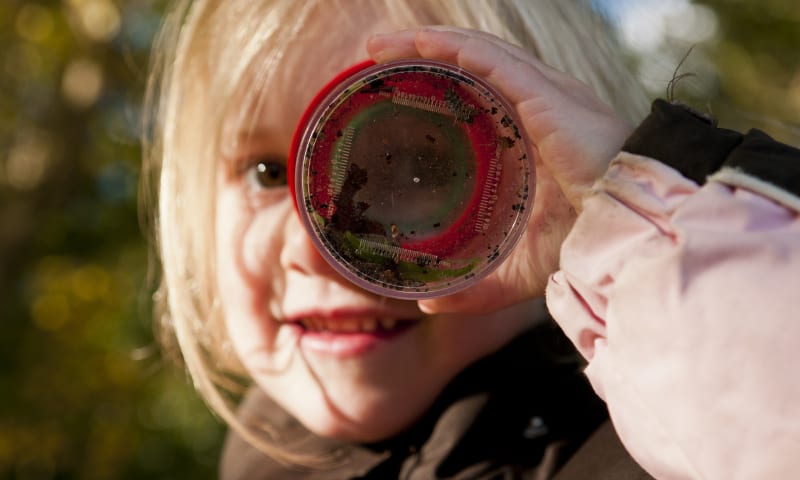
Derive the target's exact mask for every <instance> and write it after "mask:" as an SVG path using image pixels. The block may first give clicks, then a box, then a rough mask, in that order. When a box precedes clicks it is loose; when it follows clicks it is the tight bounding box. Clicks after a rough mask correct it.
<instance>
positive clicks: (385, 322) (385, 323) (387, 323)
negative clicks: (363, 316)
mask: <svg viewBox="0 0 800 480" xmlns="http://www.w3.org/2000/svg"><path fill="white" fill-rule="evenodd" d="M396 325H397V320H395V319H393V318H382V319H381V327H382V328H383V329H384V330H391V329H393V328H394V327H395V326H396Z"/></svg>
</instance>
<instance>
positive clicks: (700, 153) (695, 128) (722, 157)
mask: <svg viewBox="0 0 800 480" xmlns="http://www.w3.org/2000/svg"><path fill="white" fill-rule="evenodd" d="M622 149H623V150H624V151H626V152H628V153H632V154H635V155H642V156H645V157H649V158H654V159H656V160H659V161H661V162H662V163H664V164H666V165H669V166H670V167H672V168H674V169H676V170H677V171H679V172H680V173H681V174H682V175H683V176H684V177H686V178H688V179H690V180H693V181H694V182H695V183H697V184H698V185H703V184H704V183H705V182H706V178H707V177H708V176H710V175H712V174H714V173H715V172H717V171H719V170H721V169H726V170H727V169H734V170H736V171H738V172H741V173H743V174H746V175H747V176H750V177H753V178H756V179H758V180H761V181H764V182H766V183H768V184H771V185H773V186H775V187H778V188H780V189H782V190H785V191H787V192H788V193H790V194H793V195H794V196H800V150H798V149H797V148H794V147H791V146H789V145H785V144H782V143H780V142H777V141H775V140H773V139H772V138H771V137H770V136H769V135H767V134H766V133H764V132H762V131H760V130H756V129H753V130H750V131H749V132H748V133H747V134H744V135H743V134H741V133H738V132H734V131H732V130H726V129H724V128H718V127H717V126H716V125H715V123H714V122H713V121H712V120H711V119H709V118H707V117H704V116H703V115H701V114H698V113H696V112H694V111H692V110H690V109H689V108H687V107H685V106H683V105H680V104H676V103H668V102H666V101H664V100H661V99H659V100H656V101H655V102H653V105H652V110H651V113H650V115H649V116H648V117H647V118H646V119H645V120H644V122H642V124H641V125H640V126H639V128H637V129H636V130H635V131H634V132H633V134H632V135H631V136H630V137H629V138H628V140H627V141H626V142H625V145H624V146H623V148H622Z"/></svg>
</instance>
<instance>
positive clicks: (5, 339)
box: [0, 0, 800, 480]
mask: <svg viewBox="0 0 800 480" xmlns="http://www.w3.org/2000/svg"><path fill="white" fill-rule="evenodd" d="M0 2H2V3H0V479H25V480H29V479H30V480H34V479H35V480H39V479H41V480H45V479H141V478H148V479H150V478H152V479H184V478H192V479H203V478H208V479H211V478H215V477H216V462H217V460H218V452H219V449H220V446H221V440H222V435H223V433H224V428H223V426H222V425H221V423H220V422H219V421H218V420H217V419H215V418H214V417H212V416H211V415H210V414H209V413H208V411H207V409H206V408H205V407H204V406H203V405H202V403H201V402H200V400H199V399H198V398H197V396H196V395H195V394H194V392H193V391H192V389H191V386H190V382H189V381H188V380H187V378H186V375H185V374H184V372H183V371H181V369H180V368H177V367H175V366H172V365H171V364H169V362H168V361H166V360H165V359H164V357H163V355H162V354H161V352H160V350H159V348H158V347H157V345H156V344H155V343H154V340H153V334H152V325H151V317H150V309H151V299H150V295H151V288H150V287H149V286H148V283H147V267H146V266H147V242H146V237H145V235H144V234H143V233H142V231H141V228H140V224H139V219H138V216H137V199H136V196H137V184H138V181H139V168H140V148H139V143H138V137H139V129H140V128H139V122H140V118H139V117H140V104H141V101H142V91H143V88H144V85H145V81H146V70H147V64H148V54H149V46H150V43H151V41H152V38H153V35H154V34H155V32H156V30H157V29H158V26H159V22H160V21H161V17H160V14H161V12H162V11H163V9H164V3H165V2H164V1H161V0H127V1H126V0H113V1H112V0H49V1H45V0H39V1H23V0H0ZM593 5H594V6H595V7H596V8H597V9H598V11H599V12H600V13H601V14H602V15H604V16H606V17H607V18H609V19H610V20H611V21H612V22H613V23H614V24H615V25H616V27H617V31H618V34H619V36H620V40H621V42H622V44H623V46H624V47H625V51H624V54H625V55H627V56H628V58H629V60H630V62H631V64H632V65H633V66H634V68H635V69H636V71H637V72H638V74H639V76H640V78H641V79H642V81H643V82H644V83H645V84H646V85H647V87H648V88H649V89H650V90H651V93H652V95H653V97H656V96H661V97H663V96H664V95H665V92H666V88H667V84H668V82H669V80H670V79H671V78H672V77H673V74H674V72H675V71H676V67H677V66H678V65H679V64H681V61H682V59H683V58H684V57H686V56H687V53H688V57H687V58H686V60H685V62H684V63H683V64H682V66H681V68H680V70H679V71H678V74H681V73H691V74H693V75H691V76H687V77H685V78H684V80H682V81H681V82H680V83H679V87H678V89H677V92H676V94H677V97H678V98H680V99H683V100H685V101H687V102H689V103H691V104H692V105H693V106H694V107H695V108H698V109H700V110H704V111H710V112H712V113H713V114H715V115H716V116H717V117H719V118H720V124H721V125H722V126H726V127H730V128H736V129H740V130H741V129H746V128H749V127H750V126H757V127H759V128H761V129H764V130H766V131H767V132H768V133H771V134H773V135H774V136H776V137H778V138H780V139H782V140H784V141H787V142H790V143H794V144H798V143H800V141H798V139H800V134H798V124H800V113H798V112H800V8H798V6H797V3H796V0H727V1H725V0H696V1H691V0H594V1H593ZM690 50H691V53H689V52H690Z"/></svg>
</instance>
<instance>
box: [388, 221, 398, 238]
mask: <svg viewBox="0 0 800 480" xmlns="http://www.w3.org/2000/svg"><path fill="white" fill-rule="evenodd" d="M389 229H390V230H391V232H392V240H397V239H398V238H399V237H400V229H399V228H397V225H395V224H394V223H393V224H392V225H391V226H390V227H389Z"/></svg>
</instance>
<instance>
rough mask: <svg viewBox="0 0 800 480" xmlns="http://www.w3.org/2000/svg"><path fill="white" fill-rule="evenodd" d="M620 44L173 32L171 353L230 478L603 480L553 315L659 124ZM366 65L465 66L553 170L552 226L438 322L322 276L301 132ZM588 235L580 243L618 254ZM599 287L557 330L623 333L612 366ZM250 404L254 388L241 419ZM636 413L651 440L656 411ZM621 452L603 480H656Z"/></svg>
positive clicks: (549, 180)
mask: <svg viewBox="0 0 800 480" xmlns="http://www.w3.org/2000/svg"><path fill="white" fill-rule="evenodd" d="M424 25H447V26H440V27H420V26H424ZM604 33H605V32H604V30H603V29H602V28H601V27H600V25H599V24H598V22H597V20H596V19H595V18H594V17H592V16H591V15H590V13H589V11H588V10H586V9H585V8H584V7H582V5H581V4H580V3H579V2H577V1H576V2H572V1H562V2H536V3H534V2H527V1H522V0H519V1H510V0H507V1H502V2H494V1H463V2H450V1H433V0H430V1H421V2H402V1H385V2H377V1H366V0H361V1H356V0H352V1H347V2H345V1H305V2H296V1H291V0H286V1H278V0H275V1H266V0H263V1H253V0H226V1H225V2H203V1H198V2H194V3H188V2H187V3H182V4H181V5H179V6H178V7H177V8H176V9H175V10H174V12H173V13H172V14H171V16H170V17H169V18H168V20H167V22H166V29H165V30H164V32H163V33H162V37H161V39H160V44H159V45H160V49H159V50H157V52H158V53H159V55H160V57H159V61H158V62H157V63H156V69H155V76H154V78H155V79H156V83H154V84H153V85H152V86H151V89H150V92H151V104H152V105H154V106H155V108H157V110H156V113H157V116H156V123H155V125H154V129H153V130H154V137H153V139H152V144H151V147H152V148H151V155H150V157H149V161H150V162H151V163H150V167H151V168H152V169H153V170H154V172H155V173H157V174H158V175H159V176H158V192H159V193H158V210H157V218H156V221H155V225H156V228H157V234H158V247H159V254H160V258H161V262H162V265H163V284H162V288H161V290H160V292H159V294H160V299H161V304H162V306H163V308H164V312H163V324H164V327H165V330H166V331H167V332H174V336H175V338H176V339H177V344H178V346H179V348H180V353H181V355H182V358H183V359H184V361H185V363H186V366H187V368H188V370H189V372H190V374H191V376H192V379H193V380H194V382H195V385H196V387H197V389H198V391H199V392H200V393H201V395H203V397H204V398H205V399H206V401H207V402H208V403H209V405H210V406H211V408H213V409H214V411H216V412H217V413H218V414H219V415H220V416H221V417H222V418H223V419H225V421H227V422H228V423H229V424H230V425H231V427H232V428H233V431H234V432H235V433H234V434H232V435H231V438H230V440H229V442H228V446H227V448H226V453H225V455H224V459H223V466H222V476H223V478H420V479H422V478H426V479H427V478H499V477H502V478H552V477H553V476H554V475H555V474H556V472H558V471H559V469H562V466H563V465H564V464H565V463H566V464H567V467H566V468H564V469H563V472H564V473H563V475H568V474H570V472H575V471H580V470H581V468H579V467H575V463H574V462H575V461H576V460H580V453H578V454H577V455H575V456H573V454H574V453H575V451H576V450H577V449H578V448H579V446H580V445H581V444H582V443H584V442H585V441H586V439H587V438H588V437H589V435H590V434H591V433H592V432H593V431H594V430H596V429H597V428H598V427H599V426H600V424H601V423H602V422H603V418H604V415H605V413H604V412H605V411H604V406H602V405H601V404H598V402H597V399H596V398H595V397H594V396H593V394H592V393H591V391H590V389H589V388H588V387H587V384H586V383H585V380H584V378H583V377H582V373H581V372H580V365H579V363H578V362H577V360H576V358H575V356H574V355H572V354H571V353H570V352H569V350H568V349H567V350H564V349H563V348H561V347H559V338H560V337H559V335H558V333H556V332H554V331H553V330H552V329H551V328H548V327H549V324H548V323H546V322H547V320H546V314H545V313H544V311H543V309H542V308H541V305H540V304H539V303H537V300H535V299H536V298H537V297H541V296H542V295H543V293H544V291H545V286H546V285H547V283H548V279H549V278H550V276H551V275H552V274H553V272H555V271H556V270H557V269H558V260H559V251H560V249H561V245H562V243H563V240H564V238H565V236H566V235H567V233H568V232H569V231H570V229H571V228H572V225H573V223H574V221H575V218H576V215H577V212H579V211H581V209H582V203H581V202H582V200H583V198H584V197H585V196H587V194H589V193H590V192H593V190H592V185H593V184H594V182H595V181H596V180H597V179H598V178H599V177H601V176H602V175H603V174H604V172H606V170H607V167H608V163H609V162H610V161H611V159H612V158H613V157H614V156H615V155H616V154H617V153H618V152H619V150H620V149H621V148H622V146H623V143H624V142H625V140H626V138H627V137H628V136H629V135H630V133H631V131H632V127H631V126H630V125H632V123H633V122H637V123H638V120H640V119H641V117H642V116H643V112H644V110H645V109H644V108H643V105H644V103H645V102H644V100H643V99H644V97H643V95H642V94H641V93H640V90H639V89H638V88H637V86H636V84H635V82H634V81H633V80H632V79H631V77H630V75H629V74H628V73H627V72H626V70H625V68H624V66H623V65H622V61H621V60H620V59H619V58H617V56H616V55H615V52H614V50H613V48H612V47H611V46H610V45H609V44H608V42H607V40H606V39H605V35H604ZM367 55H369V56H370V57H371V58H372V59H373V60H375V61H377V62H385V61H389V60H392V59H397V58H406V57H424V58H430V59H435V60H442V61H446V62H449V63H453V64H457V65H460V66H462V67H464V68H466V69H468V70H470V71H472V72H473V73H475V74H477V75H479V76H482V77H484V78H485V79H486V80H487V81H489V82H490V83H491V84H493V85H494V86H495V88H497V89H498V90H499V91H500V92H501V93H503V94H504V95H505V96H506V97H507V98H508V99H509V100H510V101H511V102H512V103H513V104H514V107H515V108H516V109H517V111H518V113H519V116H520V117H521V119H522V123H523V127H524V128H525V130H526V132H527V136H528V138H529V139H530V140H531V143H532V145H533V147H534V149H535V152H536V155H535V157H536V169H537V185H536V195H535V199H534V208H533V212H532V214H531V219H530V224H529V226H528V229H527V231H526V233H525V235H524V238H523V239H522V241H521V242H520V244H519V245H518V247H517V248H516V249H515V251H514V252H513V253H512V255H511V257H510V258H509V259H508V260H507V261H505V262H504V263H503V265H501V266H500V268H499V269H498V270H497V271H496V272H495V273H494V274H493V275H491V276H490V277H487V278H486V279H485V280H483V281H482V282H481V283H480V284H479V285H477V286H476V287H473V288H470V289H468V290H465V291H463V292H461V293H458V294H455V295H451V296H448V297H443V298H439V299H435V300H427V301H424V302H419V304H418V303H414V302H409V301H399V300H393V299H388V298H381V297H377V296H375V295H373V294H369V293H367V292H365V291H363V290H360V289H359V288H357V287H355V286H354V285H352V284H350V283H348V282H347V281H345V280H344V279H343V278H341V277H340V276H339V275H338V274H337V273H336V272H335V271H334V270H333V269H332V268H331V267H330V266H329V265H328V264H327V263H326V262H325V261H324V260H323V259H322V257H321V256H320V255H319V253H318V252H317V251H316V250H315V248H314V246H313V244H312V242H311V240H310V238H309V236H308V234H307V233H306V232H305V230H304V229H303V227H302V225H301V223H300V220H299V218H298V217H297V215H296V213H295V210H294V205H293V201H292V199H291V198H290V195H289V192H288V189H287V187H286V158H287V155H288V150H289V144H290V141H291V136H292V133H293V131H294V129H295V127H296V124H297V122H298V119H299V118H300V115H301V113H302V111H303V109H304V108H305V106H306V105H307V104H308V102H309V101H310V100H311V98H312V96H313V95H314V94H315V93H316V92H317V91H318V90H319V88H320V87H321V86H322V85H323V84H324V83H325V82H326V81H327V80H329V79H330V78H331V77H333V76H334V75H335V74H336V73H337V72H339V71H341V70H342V69H344V68H346V67H348V66H350V65H352V64H354V63H356V62H359V61H361V60H364V59H365V58H367ZM577 79H579V80H577ZM629 146H630V145H629ZM629 151H631V150H629ZM633 153H646V152H635V151H634V152H633ZM612 171H613V170H612ZM634 185H636V184H635V183H634ZM594 195H597V194H596V193H595V194H594ZM587 214H588V213H584V214H583V215H581V219H583V218H584V217H585V216H586V215H587ZM591 215H592V216H591V219H593V221H594V222H595V224H591V225H592V228H593V229H594V230H592V232H596V231H597V230H600V231H603V232H605V233H607V232H606V229H605V228H599V229H598V226H597V225H596V223H598V222H600V220H597V219H598V218H605V217H606V216H608V215H610V216H611V218H616V217H614V214H613V209H612V210H611V213H602V212H601V213H592V214H591ZM655 224H656V225H658V223H657V222H656V223H655ZM576 232H582V233H581V234H577V233H573V234H572V237H570V238H571V239H575V238H576V235H577V240H572V243H573V244H579V243H580V242H579V240H581V239H585V238H587V237H596V236H597V235H596V234H594V233H586V232H587V229H586V228H585V227H584V228H583V229H581V230H576ZM621 233H622V234H625V233H626V232H625V231H623V232H621ZM614 246H615V247H616V248H617V250H615V252H624V251H625V250H624V248H623V247H620V245H619V244H618V243H616V244H614ZM566 252H567V253H566V255H565V261H567V260H568V259H573V260H574V261H575V262H578V263H579V259H580V258H581V255H582V254H581V253H580V252H583V250H581V249H576V250H575V251H572V250H569V249H567V250H566ZM592 258H594V257H592ZM617 263H619V259H617ZM614 265H616V264H614ZM601 266H602V267H603V269H599V270H598V271H607V270H608V269H609V268H611V267H609V266H608V265H601ZM614 268H616V267H614ZM584 269H586V268H584ZM589 271H590V272H589V273H593V270H591V269H589ZM612 271H614V272H615V271H616V270H614V269H613V268H612ZM565 275H566V279H564V276H565ZM581 278H583V277H581V276H578V275H571V274H570V273H569V271H566V272H564V273H560V274H559V275H557V276H556V277H553V279H552V280H550V282H551V283H550V291H552V292H556V293H554V294H553V298H555V302H553V306H552V307H551V308H553V309H554V311H556V312H558V313H559V321H561V322H562V323H563V324H564V325H565V328H566V330H567V332H568V333H569V334H570V336H571V338H572V340H573V341H574V342H575V343H576V344H577V345H578V346H579V348H580V349H581V351H582V353H584V354H585V355H586V356H587V357H588V358H590V359H592V361H593V363H597V359H599V358H601V355H600V352H601V347H602V346H603V345H604V344H603V343H602V342H601V340H602V339H604V338H605V337H606V333H605V331H603V330H602V329H603V328H606V327H608V328H609V333H608V338H607V339H608V344H609V345H611V344H612V339H613V336H612V334H611V331H610V329H611V327H612V320H613V316H611V315H609V316H608V317H607V318H606V317H605V316H604V315H601V313H604V312H599V310H598V309H599V306H605V304H604V303H603V298H606V297H603V296H602V295H600V294H597V292H594V291H592V290H591V288H590V287H593V286H594V285H595V284H597V285H599V286H600V287H602V286H604V285H606V283H604V282H605V281H606V280H604V278H603V277H595V276H592V275H589V276H588V277H586V278H588V279H589V280H591V281H590V282H589V283H587V284H583V283H581ZM607 280H608V281H613V280H614V278H608V279H607ZM567 282H569V283H567ZM559 287H560V289H561V290H559ZM583 292H587V293H586V295H589V294H591V296H588V297H582V296H581V295H584V293H583ZM603 294H605V295H608V294H607V293H606V292H603ZM569 295H572V297H569ZM568 297H569V298H568ZM626 298H627V302H629V303H635V302H632V300H631V299H633V298H635V295H633V294H629V295H628V297H626ZM582 302H583V303H582ZM580 306H583V307H584V309H589V308H591V309H592V310H580V308H579V307H580ZM595 312H597V315H594V316H593V314H595ZM645 313H647V314H649V313H650V312H645ZM645 313H642V312H641V311H640V314H642V316H647V315H645ZM660 313H664V312H660ZM571 314H574V315H575V316H574V317H572V318H570V315H571ZM570 320H571V321H572V322H577V323H570ZM580 322H584V323H580ZM586 322H594V323H590V324H589V326H588V327H586V326H585V324H586ZM604 322H605V323H604ZM575 325H578V326H577V327H576V326H575ZM640 340H642V337H641V336H639V337H636V338H635V341H640ZM654 340H660V338H651V339H650V342H646V343H644V345H648V344H650V345H652V344H653V341H654ZM626 341H628V340H626ZM592 345H593V346H594V348H595V349H596V350H592V349H591V348H590V347H591V346H592ZM637 348H644V347H643V346H642V345H638V346H637ZM679 353H680V352H679ZM604 358H605V357H604ZM629 361H630V362H632V363H634V364H635V363H636V359H635V358H630V359H629ZM602 368H603V371H602V376H600V377H598V376H591V375H590V376H591V378H592V380H593V381H595V382H596V383H595V386H596V387H597V388H598V390H599V393H601V395H605V396H606V398H609V397H608V393H609V392H613V393H615V394H617V395H619V396H620V397H621V398H623V400H619V399H618V398H615V397H612V398H610V399H609V401H610V402H611V401H613V402H617V403H610V407H611V409H612V413H614V414H616V415H622V417H623V420H624V422H623V425H625V426H626V427H630V426H631V425H632V424H633V423H632V422H635V421H636V417H635V416H633V417H625V415H626V413H625V412H624V411H623V412H620V411H619V410H617V409H615V405H616V404H619V405H625V406H626V407H627V406H628V405H629V404H630V403H631V401H630V399H631V398H636V397H635V393H633V394H629V395H627V396H625V395H622V393H621V392H623V393H624V389H623V388H622V387H620V388H618V389H613V388H609V390H608V391H606V390H605V388H606V387H609V386H613V385H612V381H614V380H617V381H618V383H619V384H621V385H623V387H624V386H625V384H624V383H623V382H621V381H619V379H615V377H614V370H613V368H611V367H609V366H608V361H606V363H605V364H604V366H603V367H602ZM621 371H622V370H621ZM665 378H673V377H672V376H667V377H665ZM242 379H244V380H242ZM598 379H599V380H598ZM656 383H657V384H659V385H660V386H661V387H662V388H663V387H664V385H665V384H664V383H663V382H660V381H657V382H656ZM242 385H245V386H250V389H249V392H248V393H247V395H246V397H245V400H244V402H243V404H242V406H241V407H240V409H239V411H238V413H235V409H236V406H235V400H234V399H235V398H237V395H236V394H237V393H239V391H238V390H237V387H240V386H242ZM654 391H657V389H655V390H654ZM783 398H785V397H783ZM684 399H685V397H684ZM634 406H636V407H639V410H637V409H632V410H631V411H632V412H634V413H636V414H639V415H641V418H645V419H647V420H650V417H648V416H646V415H644V414H642V412H641V409H643V408H645V407H646V406H643V405H634ZM643 428H644V429H645V430H646V428H647V427H643ZM645 430H642V429H639V430H634V429H631V428H626V429H625V430H623V431H622V433H623V439H625V437H624V435H627V434H629V433H631V432H633V436H632V437H631V438H632V439H633V441H634V442H639V441H641V443H640V444H633V445H631V444H630V443H627V444H626V446H628V447H629V448H631V449H632V450H633V451H634V452H635V453H636V454H637V459H638V460H640V461H642V462H643V463H644V465H645V466H647V467H649V468H652V469H653V470H651V471H653V472H656V473H658V474H659V476H661V475H662V474H663V475H664V477H663V478H672V477H670V476H669V475H674V478H687V475H688V476H689V477H692V474H693V473H696V472H705V470H702V469H698V470H691V469H689V468H688V467H687V465H691V464H692V463H691V461H686V460H685V459H684V458H681V457H678V456H676V455H672V456H671V457H669V458H668V460H671V461H667V462H664V461H663V460H664V458H663V457H659V455H658V452H656V453H654V452H653V451H652V449H651V447H652V448H655V449H656V450H657V449H658V448H659V447H660V446H662V445H668V446H669V447H670V448H672V449H675V448H676V447H675V446H674V444H672V443H670V442H671V441H672V440H674V439H667V440H666V441H663V442H662V443H658V442H651V441H650V439H648V438H644V439H643V440H642V438H643V436H644V437H646V431H645ZM643 431H644V432H645V433H642V432H643ZM658 432H659V433H661V431H658ZM600 438H602V439H605V438H608V437H600ZM610 438H611V440H612V441H613V440H614V437H613V435H612V436H611V437H610ZM787 438H790V439H791V438H796V437H787ZM626 441H627V439H626ZM245 442H247V443H245ZM678 443H679V442H678ZM247 445H252V446H254V447H255V449H252V448H249V447H247ZM590 445H591V441H590ZM613 445H614V444H613V442H612V443H610V444H608V445H607V446H603V448H601V449H600V453H599V454H598V453H597V450H596V449H595V450H592V451H593V452H594V453H593V455H594V456H593V457H592V459H591V460H590V461H589V462H588V463H586V465H591V466H590V467H587V469H588V470H589V471H591V476H590V477H584V478H603V476H602V475H608V477H607V478H620V475H621V474H622V473H620V472H626V473H624V474H627V475H641V477H631V478H647V477H646V476H645V474H644V473H642V472H641V471H639V470H638V469H637V467H636V466H635V465H634V464H632V463H631V462H630V460H628V459H627V458H626V457H625V456H624V452H622V451H621V450H615V449H614V448H613ZM604 448H605V449H604ZM671 451H673V450H671ZM262 452H263V453H262ZM571 456H573V458H572V461H573V463H572V464H570V463H568V462H570V457H571ZM709 458H710V457H709ZM303 466H305V468H302V467H303ZM670 468H672V469H670ZM615 469H617V470H615ZM710 471H711V472H716V470H710ZM687 472H689V473H687ZM704 476H705V477H707V478H718V477H715V476H714V475H701V476H700V477H704ZM563 478H580V477H574V476H573V477H563ZM719 478H721V477H719ZM725 478H733V477H725ZM751 478H753V477H751Z"/></svg>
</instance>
